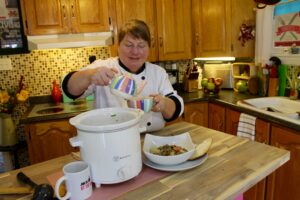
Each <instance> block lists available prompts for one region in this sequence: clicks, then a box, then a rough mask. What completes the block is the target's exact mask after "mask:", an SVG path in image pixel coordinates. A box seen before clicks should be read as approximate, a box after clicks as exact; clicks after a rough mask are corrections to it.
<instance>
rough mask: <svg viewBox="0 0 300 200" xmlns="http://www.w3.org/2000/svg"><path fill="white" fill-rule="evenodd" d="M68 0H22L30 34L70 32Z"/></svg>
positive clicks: (26, 25)
mask: <svg viewBox="0 0 300 200" xmlns="http://www.w3.org/2000/svg"><path fill="white" fill-rule="evenodd" d="M68 9H69V6H68V0H22V11H23V12H24V11H25V17H26V19H24V20H26V21H25V27H26V29H27V34H28V35H47V34H59V33H68V32H70V31H71V30H70V29H69V14H68V13H69V10H68Z"/></svg>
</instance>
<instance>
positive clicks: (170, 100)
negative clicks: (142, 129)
mask: <svg viewBox="0 0 300 200" xmlns="http://www.w3.org/2000/svg"><path fill="white" fill-rule="evenodd" d="M150 38H151V37H150V31H149V28H148V26H147V25H146V23H145V22H143V21H140V20H131V21H128V22H127V23H125V24H124V26H123V27H122V28H121V29H120V31H119V34H118V43H119V47H118V55H119V57H116V58H109V59H107V60H96V61H94V62H93V63H92V64H90V65H88V66H86V67H84V68H83V69H81V70H79V71H76V72H71V73H69V74H68V75H67V76H66V77H65V78H64V80H63V82H62V88H63V91H64V93H65V94H66V95H67V96H68V97H70V98H72V99H76V98H79V97H85V96H87V95H90V94H92V93H95V107H96V108H105V107H127V103H126V100H124V99H123V98H121V97H118V96H116V95H114V94H112V93H111V91H110V87H109V84H110V82H111V80H112V78H114V77H115V76H116V75H118V74H126V73H131V74H132V77H133V78H134V79H135V81H136V82H137V85H139V84H142V83H145V82H146V85H145V87H144V89H143V90H142V92H141V94H140V96H153V100H154V106H153V109H152V111H151V112H149V113H146V114H145V115H144V117H143V121H142V123H144V124H145V125H146V127H147V131H154V130H159V129H161V128H163V127H164V125H165V121H172V120H174V119H176V118H177V117H179V116H180V115H181V114H182V113H183V108H184V107H183V100H182V98H181V97H180V96H179V95H178V94H177V92H176V91H174V89H173V87H172V85H171V83H170V81H169V79H168V74H167V73H166V71H165V70H164V69H163V68H161V67H160V66H158V65H155V64H152V63H149V62H146V60H147V57H148V54H149V47H150V40H151V39H150Z"/></svg>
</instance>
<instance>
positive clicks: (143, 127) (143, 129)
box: [139, 126, 147, 133]
mask: <svg viewBox="0 0 300 200" xmlns="http://www.w3.org/2000/svg"><path fill="white" fill-rule="evenodd" d="M145 131H147V128H146V127H145V126H142V127H139V132H140V133H143V132H145Z"/></svg>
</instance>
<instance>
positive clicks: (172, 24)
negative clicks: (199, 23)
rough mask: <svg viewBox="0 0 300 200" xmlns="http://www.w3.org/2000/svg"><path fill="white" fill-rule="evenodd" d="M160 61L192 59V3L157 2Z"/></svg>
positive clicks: (188, 1)
mask: <svg viewBox="0 0 300 200" xmlns="http://www.w3.org/2000/svg"><path fill="white" fill-rule="evenodd" d="M156 3H157V5H156V7H157V39H158V49H159V56H158V57H159V60H179V59H189V58H192V49H191V1H190V0H157V1H156Z"/></svg>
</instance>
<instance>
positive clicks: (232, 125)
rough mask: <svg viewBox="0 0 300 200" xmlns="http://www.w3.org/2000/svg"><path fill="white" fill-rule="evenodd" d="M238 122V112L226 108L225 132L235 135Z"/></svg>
mask: <svg viewBox="0 0 300 200" xmlns="http://www.w3.org/2000/svg"><path fill="white" fill-rule="evenodd" d="M239 120H240V112H238V111H235V110H232V109H230V108H226V120H225V121H226V122H225V123H226V125H225V132H226V133H229V134H232V135H237V128H238V125H239Z"/></svg>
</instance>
